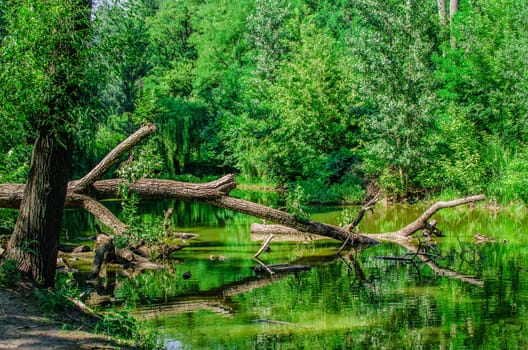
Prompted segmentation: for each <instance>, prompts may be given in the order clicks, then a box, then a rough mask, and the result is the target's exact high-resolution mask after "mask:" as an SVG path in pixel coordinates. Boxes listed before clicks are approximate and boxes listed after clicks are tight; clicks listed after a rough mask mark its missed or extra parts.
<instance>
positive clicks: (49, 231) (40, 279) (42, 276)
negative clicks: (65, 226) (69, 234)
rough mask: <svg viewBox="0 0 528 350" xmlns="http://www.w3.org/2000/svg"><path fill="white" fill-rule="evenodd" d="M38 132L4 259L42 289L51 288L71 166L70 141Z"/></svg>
mask: <svg viewBox="0 0 528 350" xmlns="http://www.w3.org/2000/svg"><path fill="white" fill-rule="evenodd" d="M61 138H62V140H61V141H62V142H59V139H58V138H57V135H54V134H51V133H49V132H48V131H46V130H41V131H40V133H39V135H38V137H37V139H36V141H35V144H34V147H33V154H32V156H31V163H30V170H29V176H28V180H27V184H26V186H25V189H24V193H23V196H22V201H21V205H20V213H19V216H18V219H17V222H16V225H15V230H14V232H13V235H12V236H11V239H10V241H9V244H8V247H7V254H8V257H9V258H11V259H15V260H16V261H18V262H19V264H20V265H19V269H20V271H22V272H24V273H26V274H28V275H30V276H31V277H32V278H33V279H34V280H35V282H37V283H38V284H42V285H43V286H53V284H54V282H55V269H56V264H57V253H58V244H59V234H60V226H61V219H62V211H63V208H64V201H65V198H66V190H67V186H68V180H69V176H70V167H71V163H72V147H71V146H72V139H71V137H69V136H68V135H62V137H61Z"/></svg>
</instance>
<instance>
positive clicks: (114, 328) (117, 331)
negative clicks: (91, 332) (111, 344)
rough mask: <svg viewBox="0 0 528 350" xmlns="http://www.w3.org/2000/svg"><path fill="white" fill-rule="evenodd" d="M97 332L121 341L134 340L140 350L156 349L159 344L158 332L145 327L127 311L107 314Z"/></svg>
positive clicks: (97, 327)
mask: <svg viewBox="0 0 528 350" xmlns="http://www.w3.org/2000/svg"><path fill="white" fill-rule="evenodd" d="M96 331H98V332H99V331H100V332H101V333H104V334H106V335H109V336H112V337H116V338H120V339H126V340H133V341H134V342H135V343H136V346H137V347H138V348H140V349H155V348H156V344H157V333H156V331H155V330H153V329H151V328H149V327H145V326H144V325H143V324H142V323H141V322H139V321H138V320H137V319H136V318H134V317H133V316H131V315H130V312H129V310H127V309H123V310H119V311H112V312H109V313H107V314H106V315H105V316H104V318H103V320H102V321H101V322H100V323H99V324H97V325H96Z"/></svg>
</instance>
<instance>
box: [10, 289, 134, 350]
mask: <svg viewBox="0 0 528 350" xmlns="http://www.w3.org/2000/svg"><path fill="white" fill-rule="evenodd" d="M92 325H93V323H90V322H89V320H87V319H86V318H85V316H83V315H82V313H80V312H77V311H72V312H68V314H64V315H54V316H53V317H48V316H45V315H43V314H42V312H40V311H39V309H38V305H37V304H36V300H35V297H34V295H33V294H32V293H31V292H30V291H29V290H28V289H27V288H24V287H22V288H17V290H16V291H15V290H5V289H0V349H10V350H11V349H129V348H130V346H129V345H128V344H125V343H123V342H120V341H118V340H116V339H112V338H109V337H105V336H103V335H100V334H95V333H94V332H93V329H92Z"/></svg>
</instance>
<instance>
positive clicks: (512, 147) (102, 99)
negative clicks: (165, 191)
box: [0, 0, 528, 202]
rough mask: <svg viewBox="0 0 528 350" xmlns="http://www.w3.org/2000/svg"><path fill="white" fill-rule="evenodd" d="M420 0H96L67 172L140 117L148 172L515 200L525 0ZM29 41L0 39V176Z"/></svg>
mask: <svg viewBox="0 0 528 350" xmlns="http://www.w3.org/2000/svg"><path fill="white" fill-rule="evenodd" d="M15 6H18V5H15ZM437 6H438V2H437V1H433V0H427V1H426V0H421V1H412V2H411V1H393V0H390V1H387V0H384V1H380V0H368V1H359V0H357V1H356V0H354V1H329V0H321V1H309V0H296V1H284V0H243V1H215V0H206V1H196V0H178V1H174V0H171V1H169V0H133V1H126V2H114V1H107V2H105V1H99V2H98V6H97V8H96V9H95V10H94V13H93V16H92V21H93V22H94V24H95V25H94V26H92V27H93V29H94V33H92V34H91V35H92V38H93V39H92V40H91V42H90V43H89V46H90V49H91V55H90V57H91V60H92V66H91V67H90V69H92V70H93V72H95V74H96V75H97V82H98V83H97V86H95V85H94V84H89V81H88V82H87V81H85V80H83V81H81V82H76V81H75V80H72V83H79V84H83V86H84V87H83V88H84V89H85V91H86V92H87V94H88V95H91V96H97V97H98V100H97V101H98V105H97V108H92V110H94V111H96V113H97V114H98V115H97V116H91V117H90V118H86V117H85V118H83V119H81V120H80V121H79V123H78V124H77V125H76V132H77V134H78V137H77V139H76V142H77V145H78V147H77V152H76V155H75V157H74V159H75V167H74V169H75V174H74V176H79V175H81V174H83V173H84V172H85V171H86V170H88V169H89V168H91V167H92V166H93V165H94V163H95V162H96V161H97V160H98V159H100V158H101V157H102V156H103V155H104V153H106V152H107V151H108V150H109V149H110V148H111V147H112V146H114V145H115V144H116V143H117V142H118V141H119V140H120V139H122V138H123V136H124V135H127V134H129V133H130V132H132V131H133V130H134V129H135V128H137V127H138V126H139V125H141V124H142V123H145V122H147V121H149V122H155V123H157V124H158V126H159V129H160V132H159V133H158V135H157V137H156V138H155V139H154V140H153V143H152V144H151V145H149V147H150V148H151V149H154V153H156V154H159V155H160V156H161V158H162V159H161V163H162V166H161V169H160V170H158V173H157V174H156V176H158V177H176V176H179V175H183V174H193V175H196V176H206V175H217V174H220V173H225V172H228V171H236V172H238V173H240V174H241V175H242V176H243V177H244V178H247V179H252V178H258V179H260V180H263V181H266V182H268V183H273V184H277V185H290V188H295V189H297V191H298V192H299V191H301V190H302V192H303V193H305V196H307V197H308V198H309V199H310V200H312V201H336V200H348V201H354V200H357V199H361V198H362V197H363V196H364V195H365V192H366V191H370V190H371V189H376V188H379V189H381V190H382V191H383V192H384V193H385V195H387V196H388V197H391V198H394V199H398V200H405V199H411V198H415V197H416V196H422V195H424V194H435V193H440V192H442V191H453V192H455V193H459V194H467V193H472V192H476V191H486V192H487V193H488V194H489V195H492V196H496V197H497V198H498V199H499V200H505V201H524V202H528V178H527V175H526V174H527V173H528V161H527V160H526V156H527V151H526V150H525V148H526V147H525V146H526V143H527V142H528V125H527V124H528V118H527V113H528V108H527V104H526V96H527V93H528V91H527V90H528V85H527V82H528V64H527V63H528V62H527V60H528V52H527V51H528V44H527V43H528V40H527V39H528V31H527V30H526V26H525V25H524V22H525V18H526V17H527V15H528V1H526V0H521V1H515V2H514V1H511V0H507V1H504V0H501V1H499V0H481V1H467V0H466V1H460V7H459V9H458V11H457V12H456V13H449V14H447V17H446V18H443V17H442V16H440V15H439V10H438V7H437ZM8 10H9V9H8ZM5 11H6V10H5V9H3V10H2V12H0V17H2V16H3V14H4V12H5ZM50 18H53V17H50ZM59 19H60V18H57V20H59ZM9 25H16V23H15V24H13V23H5V21H3V20H0V35H2V36H3V38H2V47H3V50H4V51H6V50H7V49H8V48H9V47H12V45H15V43H14V42H13V37H10V36H5V33H6V30H5V27H6V26H9ZM22 27H23V28H22V29H23V30H27V31H28V33H30V32H32V31H34V30H37V29H38V28H33V27H31V23H26V25H25V26H22ZM27 38H28V40H29V39H31V38H32V36H30V35H28V36H27ZM86 44H88V43H86ZM34 47H35V50H34V51H32V54H31V55H26V56H24V57H15V56H6V55H2V56H1V60H2V64H3V66H4V67H10V72H14V73H17V74H18V73H24V74H25V75H20V74H19V75H17V74H14V73H10V75H9V76H8V77H6V76H5V75H3V79H4V81H3V82H2V84H3V86H13V85H14V86H17V87H18V88H19V89H20V93H19V94H18V95H16V96H17V99H18V100H17V101H18V102H19V103H18V107H17V108H15V107H14V103H15V102H16V101H13V100H8V101H6V97H5V96H6V95H5V94H0V116H1V118H2V122H3V123H4V125H7V127H5V128H3V129H2V130H0V181H3V182H7V181H22V180H23V179H24V178H25V176H26V175H27V161H28V158H29V156H30V147H29V146H27V142H26V141H25V140H26V138H31V133H30V132H26V131H25V130H27V123H28V119H27V118H26V119H24V118H20V116H19V114H20V111H21V107H20V106H22V107H24V106H25V105H30V106H31V108H36V107H38V103H37V102H38V101H40V99H45V98H46V96H47V93H49V92H50V91H49V89H46V86H47V85H46V84H47V82H46V80H45V79H46V76H45V75H43V74H40V73H39V71H38V70H37V69H34V70H32V71H30V73H32V74H33V75H32V76H31V77H28V76H27V73H28V72H27V71H26V70H25V67H27V66H28V65H30V66H32V67H38V62H39V60H41V59H43V58H44V57H46V55H49V53H48V52H47V51H46V48H45V47H42V46H39V45H38V43H35V45H34ZM15 52H16V51H15ZM15 68H16V69H15ZM2 69H3V70H4V68H2ZM4 71H5V70H4ZM83 76H86V75H83ZM22 78H23V79H22ZM29 78H31V82H29V81H28V79H29ZM6 79H8V80H9V82H8V83H6ZM13 80H16V84H15V83H14V82H13ZM30 83H31V84H30ZM9 84H11V85H9ZM48 85H49V84H48ZM94 121H97V123H95V122H94ZM51 122H52V121H51ZM13 130H18V132H15V133H13V132H12V131H13ZM293 183H295V186H292V184H293ZM299 189H300V190H299Z"/></svg>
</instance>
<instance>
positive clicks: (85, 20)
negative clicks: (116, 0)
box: [7, 0, 91, 287]
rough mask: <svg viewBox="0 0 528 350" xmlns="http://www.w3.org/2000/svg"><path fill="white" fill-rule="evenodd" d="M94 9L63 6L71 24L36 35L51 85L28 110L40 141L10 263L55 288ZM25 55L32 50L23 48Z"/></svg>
mask: <svg viewBox="0 0 528 350" xmlns="http://www.w3.org/2000/svg"><path fill="white" fill-rule="evenodd" d="M37 5H39V4H37ZM40 5H42V6H44V5H45V4H40ZM73 5H76V6H73ZM38 7H39V6H36V7H35V13H34V16H35V18H36V19H37V20H38V21H40V22H42V23H45V22H46V21H47V20H48V18H47V17H45V14H46V12H39V10H38V9H37V8H38ZM62 10H64V11H62ZM90 10H91V0H79V1H78V3H76V4H73V3H69V2H65V3H64V7H63V8H60V10H59V9H58V10H57V11H60V16H61V19H64V21H65V23H67V24H66V25H63V26H58V27H57V28H54V31H50V32H47V33H39V34H38V35H40V36H39V37H38V39H39V40H40V41H41V45H42V46H43V47H45V48H46V50H44V51H43V52H45V53H44V54H42V55H41V56H42V57H39V58H40V59H42V63H39V64H41V65H37V68H36V69H41V70H42V73H43V74H44V75H45V79H47V80H48V81H49V82H50V85H51V86H50V87H49V91H46V92H45V93H46V97H45V98H42V102H40V103H42V104H45V106H41V105H39V104H37V105H36V107H35V111H31V112H27V111H26V113H30V114H31V115H32V117H33V118H34V119H33V120H32V123H33V125H34V127H35V133H36V136H37V138H36V140H35V142H34V145H33V153H32V155H31V162H30V170H29V176H28V179H27V182H26V186H25V188H24V192H23V195H22V198H21V203H20V212H19V216H18V218H17V222H16V224H15V229H14V232H13V234H12V236H11V239H10V241H9V243H8V246H7V258H8V259H14V260H16V261H17V262H18V263H19V265H18V268H19V270H20V271H22V272H23V273H25V274H27V275H28V276H30V277H31V278H32V279H33V280H34V281H35V282H36V283H37V284H40V285H42V286H44V287H51V286H53V285H54V284H55V270H56V264H57V254H58V245H59V236H60V228H61V220H62V212H63V209H64V203H65V199H66V193H67V189H68V180H69V177H70V173H71V166H72V148H73V134H72V130H73V126H72V124H74V123H75V122H76V121H75V119H74V118H75V117H74V115H76V114H77V113H78V112H76V111H75V110H77V109H79V107H83V108H84V107H85V106H86V105H85V100H87V98H86V96H85V94H86V92H85V91H84V90H83V87H82V86H81V85H82V84H81V81H82V80H83V78H84V75H85V71H86V65H85V63H86V58H85V56H84V54H83V53H84V51H83V50H84V49H83V48H82V44H80V43H84V42H86V41H87V39H88V37H87V35H88V33H89V31H88V29H89V18H90ZM24 19H25V18H24V17H23V16H22V17H21V18H18V20H21V21H24ZM70 24H71V26H70ZM50 30H51V28H50ZM21 50H28V51H30V50H34V48H33V47H29V46H28V47H24V46H22V48H21ZM15 90H16V89H15ZM35 93H36V94H38V93H39V92H35Z"/></svg>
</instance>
